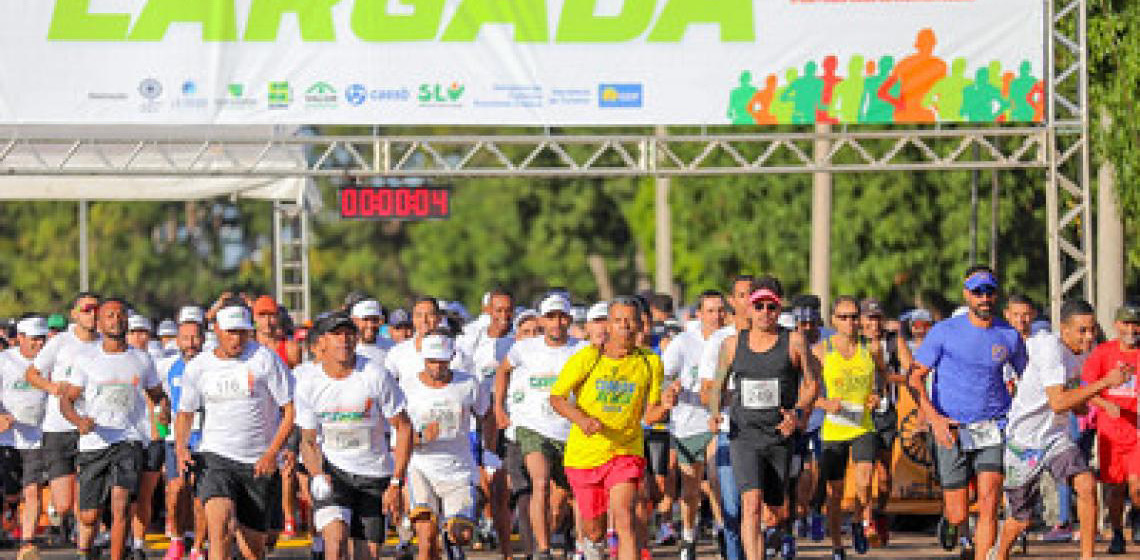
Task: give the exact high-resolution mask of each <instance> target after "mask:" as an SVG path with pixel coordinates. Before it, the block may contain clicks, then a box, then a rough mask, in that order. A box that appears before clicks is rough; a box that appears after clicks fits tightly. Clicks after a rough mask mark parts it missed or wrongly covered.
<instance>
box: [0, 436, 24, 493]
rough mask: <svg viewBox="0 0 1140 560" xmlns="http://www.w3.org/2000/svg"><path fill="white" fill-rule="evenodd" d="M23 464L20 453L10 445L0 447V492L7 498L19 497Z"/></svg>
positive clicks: (21, 486)
mask: <svg viewBox="0 0 1140 560" xmlns="http://www.w3.org/2000/svg"><path fill="white" fill-rule="evenodd" d="M23 471H24V467H23V462H22V461H21V460H20V452H19V451H16V448H15V447H12V446H10V445H0V490H2V491H3V492H4V495H5V496H16V495H19V493H20V489H21V488H23V487H24V486H23V484H21V481H22V478H23Z"/></svg>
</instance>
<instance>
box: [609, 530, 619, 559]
mask: <svg viewBox="0 0 1140 560" xmlns="http://www.w3.org/2000/svg"><path fill="white" fill-rule="evenodd" d="M606 548H608V549H610V558H617V556H618V536H617V532H616V531H609V532H607V533H606Z"/></svg>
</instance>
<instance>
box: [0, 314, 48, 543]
mask: <svg viewBox="0 0 1140 560" xmlns="http://www.w3.org/2000/svg"><path fill="white" fill-rule="evenodd" d="M47 335H48V326H47V319H45V318H44V317H43V316H42V315H25V316H24V317H22V318H21V319H20V320H19V321H18V322H17V323H16V345H15V346H12V347H11V348H9V349H7V350H5V351H3V352H2V353H0V442H4V443H5V444H10V445H11V446H12V447H14V448H15V450H16V453H17V454H18V457H19V463H18V464H16V465H7V466H4V467H3V468H6V469H11V470H12V472H11V474H10V475H11V476H13V477H14V476H16V475H17V473H18V474H19V477H20V481H19V482H20V495H21V498H22V501H23V511H22V512H21V515H20V522H19V527H20V550H19V552H17V553H16V558H17V560H38V558H39V549H38V548H37V547H36V541H35V539H36V526H37V525H38V523H39V518H40V493H41V492H42V491H43V488H44V484H45V483H47V469H46V466H47V465H46V464H45V463H44V459H43V449H41V446H42V444H43V432H42V431H41V429H40V425H41V424H42V423H43V419H44V413H45V407H46V406H47V393H45V392H43V391H41V390H39V389H36V388H35V387H32V386H31V385H30V384H28V382H27V380H26V379H25V376H24V372H26V371H27V370H28V366H29V365H31V363H32V360H33V359H34V358H35V357H36V354H38V353H39V351H40V350H41V349H43V347H44V343H45V342H46V341H47ZM5 440H6V441H5Z"/></svg>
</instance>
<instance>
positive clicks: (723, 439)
mask: <svg viewBox="0 0 1140 560" xmlns="http://www.w3.org/2000/svg"><path fill="white" fill-rule="evenodd" d="M755 282H756V279H755V278H754V277H752V276H751V275H746V274H744V275H739V276H737V277H735V278H734V279H733V281H732V292H731V293H730V294H729V301H728V303H729V305H730V306H731V307H732V324H730V325H727V326H725V327H723V328H721V329H719V330H717V331H716V332H714V333H713V334H712V335H711V336H710V337H709V339H708V340H707V341H706V342H705V347H704V350H703V352H702V354H701V361H700V363H699V364H698V367H699V368H700V370H699V374H700V378H701V402H702V403H704V404H705V406H706V407H708V406H709V404H710V403H711V402H712V398H711V395H710V392H711V391H712V390H713V387H714V385H715V384H714V381H715V380H716V370H717V364H718V363H719V362H720V348H721V344H722V343H723V342H724V339H726V338H728V337H729V336H732V335H735V334H736V333H738V332H740V331H742V330H745V329H747V328H748V324H749V319H748V317H749V315H750V313H751V311H750V309H751V307H752V303H751V302H750V301H749V297H751V295H752V291H753V286H754V284H755ZM709 410H710V412H711V410H712V409H709ZM727 411H728V408H727V407H725V408H724V409H723V410H722V413H726V412H727ZM711 418H719V419H720V421H721V422H720V424H719V425H717V426H713V425H712V424H710V425H709V429H710V430H716V433H717V436H716V468H715V469H711V470H710V471H709V475H710V478H712V479H715V481H711V482H712V483H713V485H714V486H716V487H717V489H718V490H719V493H720V503H721V510H722V515H723V516H724V527H723V531H721V532H720V533H719V534H720V535H722V538H720V539H718V544H720V546H721V555H722V556H723V557H724V558H725V559H726V560H743V558H744V548H743V544H741V542H740V488H738V487H737V485H736V476H735V475H734V474H733V469H732V457H731V455H732V454H731V446H730V444H729V443H730V442H729V439H728V434H729V422H728V414H721V415H719V417H718V416H710V419H711Z"/></svg>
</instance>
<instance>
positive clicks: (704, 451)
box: [664, 290, 727, 560]
mask: <svg viewBox="0 0 1140 560" xmlns="http://www.w3.org/2000/svg"><path fill="white" fill-rule="evenodd" d="M725 307H726V306H725V300H724V295H723V294H721V293H720V292H718V291H716V290H709V291H705V292H702V293H701V295H700V297H699V298H698V300H697V317H698V319H699V320H700V325H701V327H700V330H697V331H692V330H688V331H684V332H682V333H681V334H680V335H678V336H677V338H675V339H674V340H673V342H672V343H670V344H669V347H668V348H667V349H666V350H665V357H664V364H665V382H666V383H671V382H672V380H674V379H680V380H681V392H680V394H679V395H678V398H677V405H676V406H675V407H674V408H673V410H672V411H671V412H670V415H669V431H670V434H671V435H672V447H673V453H671V457H670V459H671V460H670V467H671V468H670V471H673V472H676V471H680V474H681V541H682V544H681V560H696V553H697V513H699V511H700V507H701V493H702V492H704V494H705V495H706V496H707V497H708V499H709V505H710V506H711V508H712V512H713V516H714V517H715V518H716V522H717V525H723V523H724V522H723V518H722V516H721V512H720V499H719V496H718V495H717V494H716V493H714V492H713V491H712V487H711V486H710V485H709V483H708V482H707V481H705V480H704V473H705V464H706V458H707V457H708V456H709V455H713V454H715V447H713V446H712V445H711V444H712V439H713V432H712V431H710V428H709V414H708V410H707V409H705V407H704V406H703V405H702V404H701V379H700V375H699V371H698V370H699V364H700V360H701V355H702V354H703V352H704V348H705V345H706V344H707V343H708V340H709V339H710V338H711V337H712V336H713V333H715V332H716V331H718V330H720V329H721V328H723V327H724V324H725V319H726V317H727V314H726V309H725ZM673 482H675V479H671V480H670V482H669V484H668V486H669V487H672V486H673Z"/></svg>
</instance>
